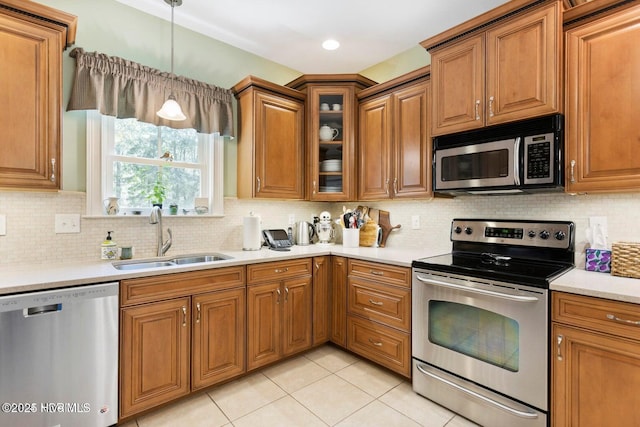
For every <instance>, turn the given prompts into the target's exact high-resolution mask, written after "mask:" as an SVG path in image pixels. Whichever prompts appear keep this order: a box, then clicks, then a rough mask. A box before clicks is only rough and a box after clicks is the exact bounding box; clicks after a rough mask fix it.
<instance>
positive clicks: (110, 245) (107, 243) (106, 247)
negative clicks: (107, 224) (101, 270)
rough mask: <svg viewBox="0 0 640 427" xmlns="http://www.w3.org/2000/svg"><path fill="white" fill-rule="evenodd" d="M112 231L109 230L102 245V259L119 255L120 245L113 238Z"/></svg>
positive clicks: (114, 257)
mask: <svg viewBox="0 0 640 427" xmlns="http://www.w3.org/2000/svg"><path fill="white" fill-rule="evenodd" d="M111 233H113V231H107V237H106V239H104V241H103V242H102V244H101V245H100V254H101V258H102V259H116V256H117V255H118V245H116V242H114V241H113V240H111Z"/></svg>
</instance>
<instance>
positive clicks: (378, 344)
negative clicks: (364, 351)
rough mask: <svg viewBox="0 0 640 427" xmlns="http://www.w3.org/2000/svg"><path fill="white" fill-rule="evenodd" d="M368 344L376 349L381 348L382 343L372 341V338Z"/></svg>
mask: <svg viewBox="0 0 640 427" xmlns="http://www.w3.org/2000/svg"><path fill="white" fill-rule="evenodd" d="M369 342H370V343H371V344H373V345H375V346H376V347H382V343H381V342H380V341H374V340H373V339H372V338H369Z"/></svg>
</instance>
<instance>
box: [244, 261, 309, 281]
mask: <svg viewBox="0 0 640 427" xmlns="http://www.w3.org/2000/svg"><path fill="white" fill-rule="evenodd" d="M311 272H312V270H311V258H304V259H297V260H292V261H278V262H265V263H264V264H254V265H248V266H247V283H249V284H251V283H257V282H264V281H269V280H281V279H288V278H289V277H297V276H306V275H311Z"/></svg>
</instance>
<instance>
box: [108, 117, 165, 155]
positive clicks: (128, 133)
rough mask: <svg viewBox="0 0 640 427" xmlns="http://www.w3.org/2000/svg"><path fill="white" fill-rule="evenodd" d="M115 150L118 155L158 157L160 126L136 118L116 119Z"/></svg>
mask: <svg viewBox="0 0 640 427" xmlns="http://www.w3.org/2000/svg"><path fill="white" fill-rule="evenodd" d="M114 126H115V129H114V145H113V148H114V149H113V152H114V154H116V155H118V156H131V157H143V158H147V159H157V158H158V157H159V156H158V143H157V141H158V128H157V127H156V126H154V125H152V124H150V123H143V122H139V121H137V120H136V119H116V120H115V123H114Z"/></svg>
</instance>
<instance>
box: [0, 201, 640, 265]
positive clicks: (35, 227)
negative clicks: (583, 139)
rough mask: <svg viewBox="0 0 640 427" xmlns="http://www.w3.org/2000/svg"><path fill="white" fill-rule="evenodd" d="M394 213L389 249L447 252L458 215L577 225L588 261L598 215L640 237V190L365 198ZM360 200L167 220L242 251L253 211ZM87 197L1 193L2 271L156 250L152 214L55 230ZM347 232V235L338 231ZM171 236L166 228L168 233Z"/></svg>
mask: <svg viewBox="0 0 640 427" xmlns="http://www.w3.org/2000/svg"><path fill="white" fill-rule="evenodd" d="M360 204H366V205H368V206H370V207H375V208H379V209H384V210H387V211H389V212H390V218H391V223H392V225H396V224H401V225H402V227H401V228H400V229H399V230H395V231H393V232H392V233H391V235H390V236H389V239H388V241H387V246H388V247H398V248H421V247H425V246H429V247H432V248H435V249H436V250H438V251H442V252H443V253H444V252H448V251H449V250H450V247H451V244H450V242H449V227H450V223H451V220H452V219H453V218H454V217H471V218H497V219H550V220H569V221H574V222H575V223H576V230H577V235H576V253H577V254H576V260H577V264H578V265H579V266H584V253H585V249H586V245H587V242H586V236H585V231H586V228H587V226H588V223H589V217H591V216H605V217H607V221H608V233H609V236H608V237H609V242H610V243H611V242H615V241H635V242H640V229H638V228H637V227H636V217H637V213H638V212H640V193H633V194H606V195H579V196H571V195H567V194H562V193H561V194H545V195H522V196H464V197H457V198H453V199H445V198H435V199H431V200H415V201H386V202H366V203H365V202H360ZM343 205H344V206H347V207H350V208H353V207H355V206H357V205H358V203H357V202H345V203H320V202H292V201H264V200H239V199H235V198H226V199H225V208H224V211H225V216H224V217H222V218H214V217H201V218H199V217H195V218H193V217H192V218H184V217H172V216H170V215H166V214H165V216H164V217H163V220H164V221H163V222H164V228H165V230H166V228H171V229H172V231H173V246H172V247H171V249H170V251H169V252H168V254H179V253H187V252H202V251H214V250H225V249H227V250H239V249H241V248H242V218H243V217H244V216H246V215H248V214H249V212H250V211H253V212H255V213H256V214H259V215H260V216H261V218H262V227H263V228H286V226H287V224H288V220H289V215H290V214H293V215H294V216H295V219H296V221H300V220H310V219H311V217H312V215H313V214H319V213H320V212H321V211H323V210H328V211H329V212H330V213H331V215H332V216H333V217H337V216H338V215H339V214H340V213H341V212H342V207H343ZM84 212H85V194H84V193H80V192H64V191H63V192H57V193H35V192H34V193H29V192H11V191H7V192H0V214H3V215H5V216H6V223H7V227H6V228H7V233H6V235H4V236H0V268H1V267H2V266H3V265H4V266H6V265H27V264H33V263H43V262H44V263H65V262H77V261H95V260H99V258H100V243H101V242H102V241H103V240H104V237H105V236H106V232H107V231H108V230H109V231H111V230H113V232H114V233H113V236H114V241H116V243H118V244H119V245H132V246H134V248H135V256H134V257H135V258H143V257H152V256H154V255H155V249H154V248H155V242H156V235H155V226H154V225H151V224H149V218H148V216H140V217H116V218H112V217H104V218H102V217H101V218H95V217H84V216H83V217H82V218H81V222H80V233H73V234H56V233H55V228H54V225H55V223H54V220H55V214H67V213H74V214H80V215H84ZM414 215H419V217H420V229H417V230H414V229H412V228H411V217H412V216H414ZM338 234H340V233H338ZM165 236H166V232H165Z"/></svg>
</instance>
